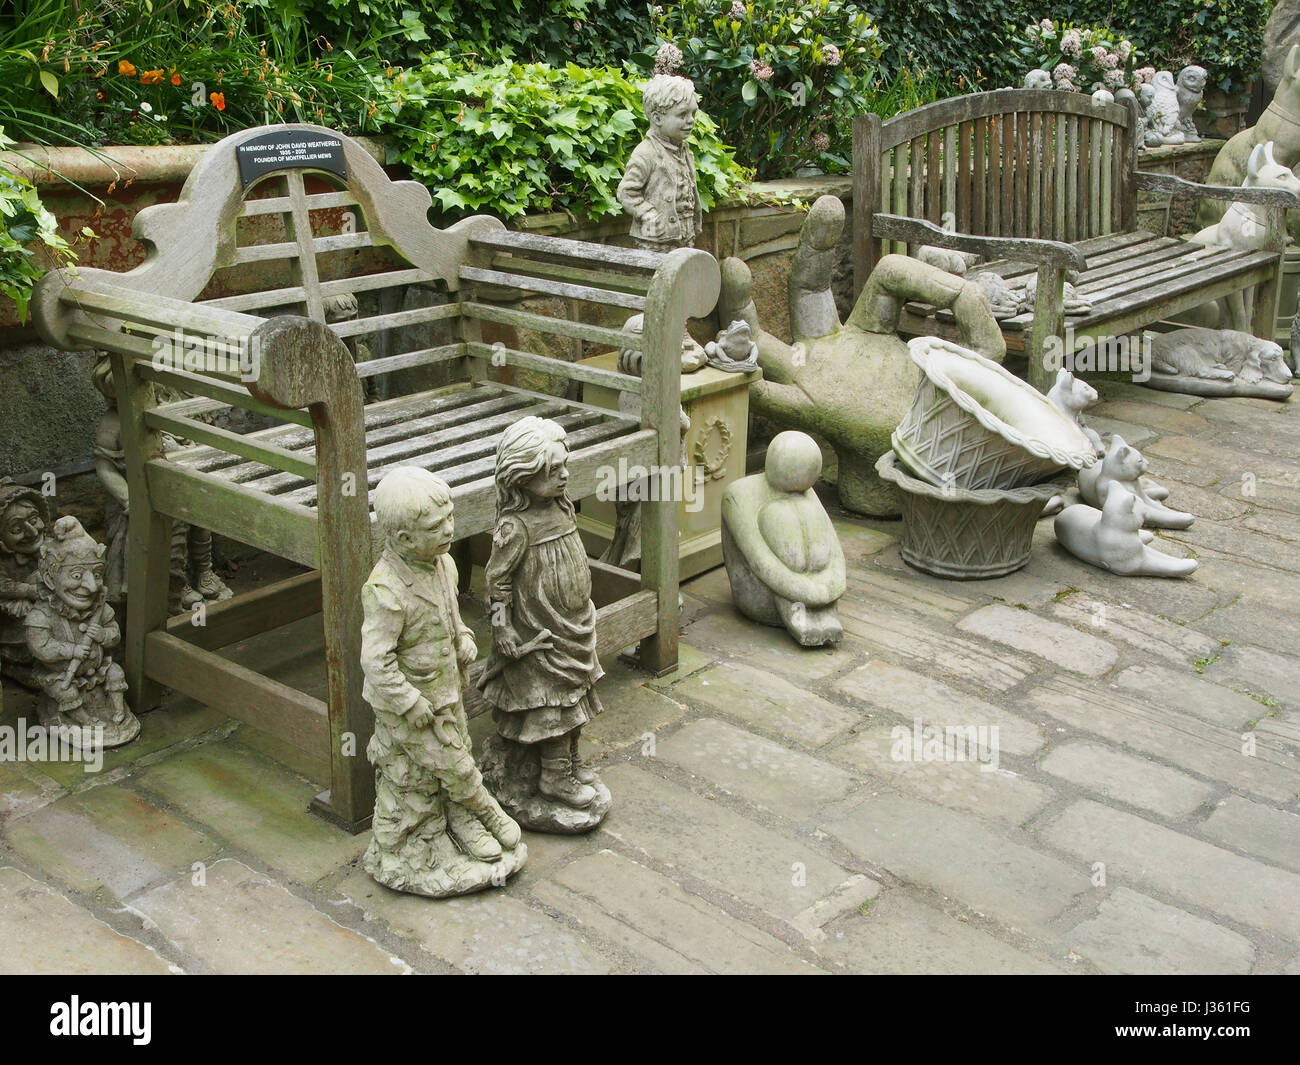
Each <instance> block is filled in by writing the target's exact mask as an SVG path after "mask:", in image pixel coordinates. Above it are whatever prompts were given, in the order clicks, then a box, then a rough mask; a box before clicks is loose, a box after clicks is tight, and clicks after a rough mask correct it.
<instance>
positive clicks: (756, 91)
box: [638, 0, 881, 178]
mask: <svg viewBox="0 0 1300 1065" xmlns="http://www.w3.org/2000/svg"><path fill="white" fill-rule="evenodd" d="M658 31H659V39H660V42H661V43H660V47H658V48H657V49H656V50H655V51H654V52H653V53H643V54H642V56H641V57H640V59H639V60H638V62H639V63H641V64H642V65H643V66H648V65H653V66H654V68H655V70H656V71H658V72H660V73H670V74H678V73H680V74H683V75H685V76H686V77H688V78H690V79H691V80H692V81H694V82H695V87H696V89H697V90H698V91H699V94H700V104H701V107H702V108H703V109H704V110H706V111H707V112H708V113H709V114H710V115H712V116H713V117H714V119H715V120H716V121H717V123H718V129H719V131H720V132H721V134H722V136H723V139H724V140H726V142H727V143H728V144H732V145H734V146H735V147H736V150H737V151H738V153H739V154H740V156H741V158H742V159H744V160H745V161H746V162H747V163H751V164H752V165H753V166H754V169H755V170H756V171H757V173H758V176H759V177H760V178H768V177H784V176H787V175H789V174H792V173H794V171H796V170H797V169H798V168H799V167H801V166H806V165H810V164H812V165H816V166H819V167H822V168H823V169H826V170H846V169H847V168H848V166H849V159H850V156H851V154H852V143H851V140H850V138H849V135H848V132H847V131H848V128H849V123H848V121H847V118H848V117H849V116H851V115H852V114H853V113H855V112H858V111H861V110H863V109H864V108H865V107H866V94H867V92H868V90H869V89H870V87H871V85H872V82H873V80H874V79H875V75H876V69H877V60H878V59H879V58H880V52H881V44H880V36H879V33H878V31H877V29H876V26H875V25H874V23H872V21H871V18H870V16H868V15H866V14H865V13H863V12H861V11H858V10H856V9H855V8H854V7H853V6H852V5H850V4H847V3H841V2H840V0H806V2H804V3H800V4H790V3H786V2H783V0H750V2H749V3H742V2H741V0H734V2H732V0H688V2H686V3H680V4H671V5H667V6H665V7H663V8H662V9H661V10H660V13H659V15H658Z"/></svg>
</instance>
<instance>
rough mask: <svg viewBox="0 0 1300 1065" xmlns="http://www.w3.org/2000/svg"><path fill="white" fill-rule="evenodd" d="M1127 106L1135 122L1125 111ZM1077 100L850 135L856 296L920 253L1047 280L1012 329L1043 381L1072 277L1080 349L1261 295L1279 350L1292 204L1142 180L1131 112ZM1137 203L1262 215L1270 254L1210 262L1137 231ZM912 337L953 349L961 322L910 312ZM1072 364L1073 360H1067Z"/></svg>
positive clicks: (1277, 197) (1284, 197) (1264, 329)
mask: <svg viewBox="0 0 1300 1065" xmlns="http://www.w3.org/2000/svg"><path fill="white" fill-rule="evenodd" d="M1130 107H1131V108H1132V109H1131V110H1130ZM1130 107H1125V106H1122V105H1120V104H1100V105H1099V104H1094V103H1093V102H1092V100H1091V98H1090V97H1088V96H1085V95H1083V94H1081V93H1072V92H1060V91H1056V90H1051V89H1047V90H1035V89H1001V90H997V91H994V92H981V93H972V94H970V95H967V96H958V97H955V98H953V99H949V100H942V101H939V102H938V103H933V104H927V105H926V106H924V107H920V108H917V109H916V110H914V111H908V112H905V113H903V114H900V115H897V116H895V117H894V118H891V119H889V120H888V121H886V122H881V120H880V118H879V116H877V115H872V114H868V115H860V116H857V118H855V120H854V126H853V229H854V233H853V240H854V282H855V291H856V292H861V291H862V286H863V285H864V284H865V283H866V278H867V274H868V273H869V272H870V271H871V268H872V266H873V265H874V264H875V262H876V261H877V260H878V259H879V258H880V256H881V255H884V254H886V253H888V252H890V251H897V252H903V253H907V252H908V251H909V250H915V248H916V247H918V246H920V245H923V244H931V245H936V246H938V247H943V248H950V249H953V250H957V251H964V252H974V253H977V254H979V255H982V256H984V257H985V258H986V259H989V260H992V261H993V262H992V264H991V265H992V268H993V269H994V270H996V271H997V272H998V273H1000V274H1002V276H1003V277H1005V278H1007V279H1009V280H1016V279H1019V280H1024V279H1025V278H1026V276H1027V275H1030V274H1035V273H1036V274H1037V283H1038V289H1037V293H1036V296H1035V303H1034V308H1033V311H1032V312H1029V313H1022V314H1019V315H1017V316H1015V317H1013V318H1008V319H1004V320H1003V321H1002V322H1001V326H1002V331H1003V335H1004V336H1005V338H1006V342H1007V349H1008V351H1012V352H1022V353H1024V355H1025V357H1026V358H1027V359H1028V367H1029V369H1028V379H1029V381H1030V382H1031V383H1033V384H1034V385H1035V386H1036V387H1038V388H1039V389H1040V390H1042V389H1044V388H1045V385H1046V383H1047V379H1048V374H1049V370H1048V365H1047V360H1046V359H1045V356H1046V355H1048V354H1049V353H1050V350H1051V348H1052V347H1053V346H1054V345H1052V343H1051V338H1053V337H1056V338H1064V336H1065V326H1066V323H1067V316H1066V314H1065V311H1064V308H1063V300H1062V291H1063V285H1064V281H1065V276H1066V273H1067V271H1077V272H1078V278H1077V280H1075V281H1074V282H1073V283H1074V285H1075V287H1076V289H1077V290H1078V292H1079V293H1080V294H1081V295H1082V296H1085V297H1087V298H1089V299H1090V300H1091V304H1092V305H1091V309H1090V310H1088V311H1087V313H1084V314H1079V315H1070V316H1069V318H1068V324H1069V325H1070V326H1071V327H1072V329H1073V333H1074V337H1075V342H1076V343H1075V346H1076V348H1077V347H1079V346H1081V345H1082V343H1084V342H1090V341H1092V340H1094V339H1106V338H1111V337H1114V338H1118V337H1123V336H1127V335H1129V334H1131V333H1134V332H1136V331H1138V330H1140V329H1141V328H1142V327H1144V326H1148V325H1151V324H1153V323H1155V322H1158V321H1160V320H1161V319H1164V318H1168V317H1169V316H1170V315H1173V314H1177V313H1178V312H1180V311H1184V310H1187V309H1189V308H1191V307H1195V306H1199V305H1200V304H1203V303H1207V302H1209V301H1211V300H1214V299H1217V298H1219V297H1221V296H1226V295H1229V294H1231V293H1234V292H1240V291H1244V290H1247V289H1251V288H1253V287H1255V286H1258V289H1257V290H1256V297H1255V303H1254V311H1253V329H1254V332H1255V333H1256V335H1258V336H1261V337H1267V338H1269V339H1271V338H1272V329H1273V324H1272V323H1273V315H1274V309H1275V306H1276V300H1277V284H1278V281H1279V278H1280V274H1281V262H1282V248H1283V244H1284V242H1285V236H1286V230H1285V224H1284V219H1285V209H1286V208H1287V207H1288V206H1296V205H1297V202H1296V201H1295V199H1294V197H1292V196H1291V195H1290V193H1286V192H1281V191H1280V190H1273V189H1241V188H1222V187H1216V186H1210V185H1198V184H1195V183H1193V182H1189V181H1184V180H1183V179H1181V178H1177V177H1173V176H1169V175H1164V174H1149V173H1145V172H1143V171H1140V170H1138V169H1137V150H1136V139H1135V136H1134V131H1135V130H1136V129H1137V111H1136V105H1130ZM1139 190H1149V191H1152V192H1157V193H1166V194H1187V195H1193V196H1198V197H1209V198H1212V199H1219V200H1235V201H1238V202H1242V203H1253V204H1263V205H1267V219H1268V222H1267V233H1266V237H1265V245H1264V249H1263V250H1261V251H1238V250H1235V249H1230V248H1218V247H1215V248H1204V247H1200V246H1198V245H1194V244H1189V243H1188V242H1186V241H1182V240H1176V239H1174V238H1172V237H1167V236H1160V235H1157V234H1154V233H1148V232H1145V231H1143V230H1140V229H1138V228H1137V226H1136V203H1137V193H1138V191H1139ZM902 327H903V329H904V330H905V331H907V332H912V333H917V334H937V335H940V336H945V337H948V338H949V339H953V340H955V339H958V336H957V331H956V328H955V325H954V323H953V321H952V316H951V314H950V313H949V312H947V311H941V312H937V313H936V312H935V311H934V309H933V308H927V307H924V306H921V305H919V304H910V305H909V306H908V307H907V308H906V311H905V313H904V316H903V319H902ZM1061 350H1063V349H1061Z"/></svg>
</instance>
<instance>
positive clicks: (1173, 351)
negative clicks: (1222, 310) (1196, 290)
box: [1146, 327, 1293, 399]
mask: <svg viewBox="0 0 1300 1065" xmlns="http://www.w3.org/2000/svg"><path fill="white" fill-rule="evenodd" d="M1291 377H1292V374H1291V370H1290V368H1289V367H1288V366H1287V364H1286V353H1285V352H1284V351H1283V350H1282V346H1281V345H1280V344H1276V343H1274V342H1273V341H1271V340H1261V339H1260V338H1259V337H1256V336H1252V335H1251V334H1250V333H1246V332H1243V331H1241V330H1236V329H1201V328H1197V327H1192V328H1188V329H1175V330H1173V331H1172V332H1168V333H1157V334H1156V335H1155V337H1154V339H1153V340H1152V342H1151V377H1150V379H1149V380H1148V381H1147V382H1146V383H1147V385H1148V386H1149V387H1151V388H1158V389H1161V390H1163V391H1168V392H1184V393H1188V394H1190V395H1197V396H1259V397H1261V398H1263V399H1286V398H1288V397H1289V396H1290V395H1291V392H1292V390H1293V386H1292V384H1291Z"/></svg>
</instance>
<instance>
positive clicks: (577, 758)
mask: <svg viewBox="0 0 1300 1065" xmlns="http://www.w3.org/2000/svg"><path fill="white" fill-rule="evenodd" d="M581 732H582V730H581V729H576V728H575V729H574V730H573V731H572V732H570V733H569V762H570V765H571V768H570V770H569V772H570V775H571V776H572V777H573V779H574V780H576V781H577V782H578V783H579V784H594V783H596V772H595V770H593V769H591V768H590V767H589V766H587V765H586V764H585V763H584V762H583V760H582V755H580V754H579V753H578V736H579V735H580V734H581Z"/></svg>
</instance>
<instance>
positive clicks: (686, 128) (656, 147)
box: [618, 74, 704, 252]
mask: <svg viewBox="0 0 1300 1065" xmlns="http://www.w3.org/2000/svg"><path fill="white" fill-rule="evenodd" d="M641 101H642V104H643V105H644V106H645V115H646V119H647V120H648V121H649V123H650V132H649V134H648V135H647V136H646V138H645V139H644V140H643V141H641V143H640V144H638V145H637V146H636V148H635V149H633V151H632V156H631V158H630V159H628V162H627V169H626V170H625V171H624V173H623V179H622V180H621V181H620V182H619V183H618V202H619V203H621V204H622V205H623V210H625V211H626V212H627V213H628V214H629V215H631V217H632V230H631V234H632V240H633V241H634V242H635V243H636V246H637V247H638V248H644V249H647V250H649V251H660V252H667V251H672V250H673V249H674V248H688V247H690V246H691V245H692V244H694V243H695V238H696V237H697V236H698V235H699V233H700V230H701V228H702V227H703V218H704V216H703V212H702V208H701V205H700V192H699V188H698V187H697V186H696V181H695V157H694V156H693V155H692V154H691V150H690V148H688V147H687V146H686V138H687V137H688V136H690V133H691V130H693V129H694V128H695V114H696V111H697V110H698V109H699V98H698V97H697V96H696V94H695V85H694V84H693V83H692V82H691V81H690V80H689V79H688V78H683V77H679V76H678V75H675V74H659V75H657V76H656V77H653V78H651V79H650V80H649V81H648V82H647V83H646V86H645V88H644V89H643V90H642V93H641Z"/></svg>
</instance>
